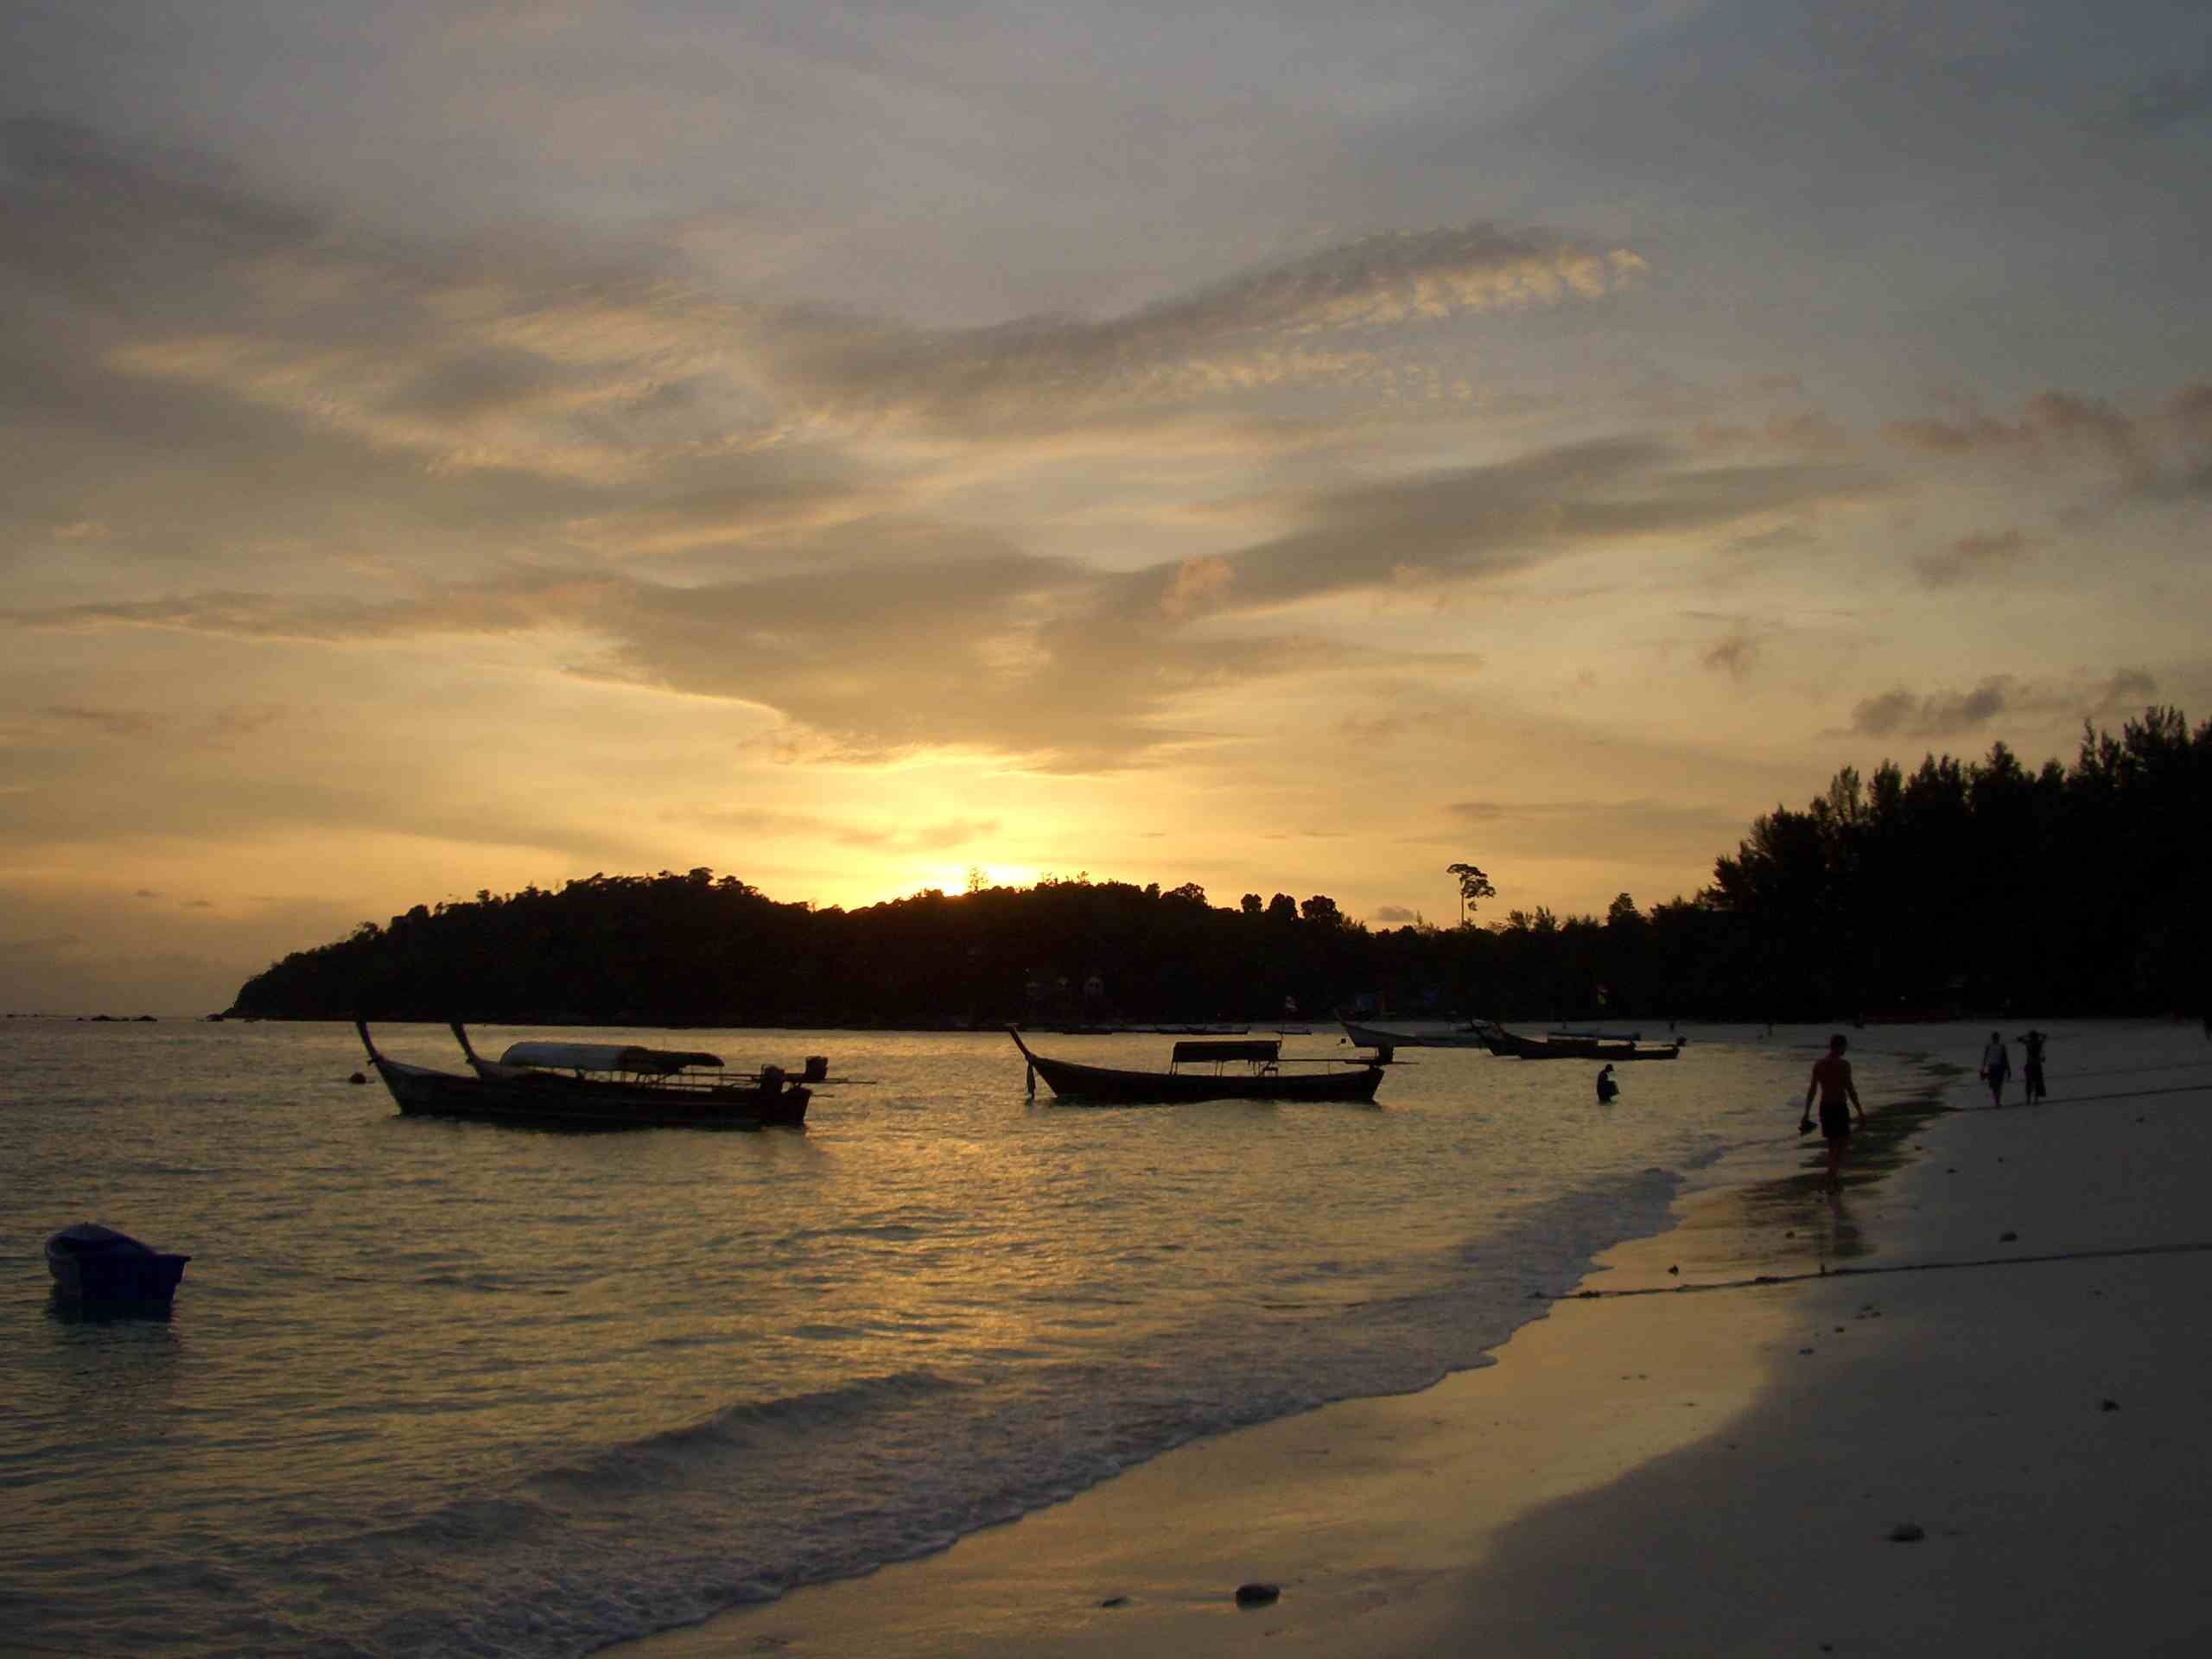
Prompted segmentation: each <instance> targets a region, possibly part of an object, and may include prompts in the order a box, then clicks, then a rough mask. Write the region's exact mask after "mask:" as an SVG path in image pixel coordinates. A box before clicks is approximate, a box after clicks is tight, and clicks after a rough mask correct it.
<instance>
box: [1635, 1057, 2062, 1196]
mask: <svg viewBox="0 0 2212 1659" xmlns="http://www.w3.org/2000/svg"><path fill="white" fill-rule="evenodd" d="M2049 1040H2050V1038H2049V1035H2048V1034H2047V1033H2044V1032H2040V1031H2037V1029H2036V1028H2035V1027H2033V1026H2031V1027H2028V1029H2027V1030H2026V1031H2024V1032H2023V1033H2021V1034H2020V1036H2019V1039H2018V1041H2019V1044H2020V1049H2021V1053H2022V1056H2023V1061H2022V1066H2021V1073H2020V1078H2021V1082H2022V1084H2023V1085H2024V1090H2025V1094H2026V1097H2027V1103H2028V1104H2029V1105H2031V1106H2032V1105H2034V1104H2035V1103H2036V1102H2037V1101H2039V1100H2044V1099H2046V1098H2048V1097H2049V1090H2046V1089H2045V1088H2044V1077H2043V1051H2044V1044H2045V1043H2046V1042H2048V1041H2049ZM1850 1046H1851V1045H1850V1044H1849V1042H1848V1041H1847V1040H1846V1039H1845V1037H1844V1035H1843V1033H1841V1032H1838V1033H1836V1034H1835V1035H1834V1036H1833V1037H1831V1038H1829V1039H1828V1052H1827V1053H1825V1054H1823V1055H1822V1056H1821V1058H1819V1059H1817V1060H1815V1061H1814V1062H1813V1076H1812V1079H1811V1081H1809V1082H1808V1083H1807V1084H1806V1085H1805V1109H1804V1110H1803V1111H1802V1113H1800V1114H1799V1116H1798V1119H1797V1133H1798V1134H1800V1135H1804V1134H1807V1133H1808V1132H1809V1131H1810V1130H1811V1128H1812V1127H1813V1101H1814V1098H1815V1096H1818V1097H1819V1100H1820V1106H1821V1137H1822V1138H1823V1139H1824V1140H1826V1141H1827V1143H1828V1179H1827V1187H1828V1191H1829V1192H1841V1191H1842V1190H1843V1153H1844V1148H1845V1147H1847V1146H1849V1145H1850V1144H1851V1130H1852V1114H1853V1113H1854V1112H1855V1113H1857V1114H1858V1121H1859V1123H1861V1124H1864V1123H1865V1122H1866V1108H1865V1107H1864V1106H1862V1105H1860V1104H1859V1085H1858V1084H1855V1083H1854V1082H1853V1081H1852V1077H1851V1062H1850V1061H1849V1060H1847V1059H1845V1058H1843V1056H1844V1051H1845V1050H1846V1049H1847V1048H1848V1047H1850ZM1607 1070H1609V1071H1610V1070H1611V1067H1608V1068H1607ZM1981 1076H1982V1080H1983V1081H1984V1082H1985V1083H1986V1084H1988V1085H1989V1101H1990V1104H1992V1105H1993V1106H2002V1105H2003V1104H2004V1103H2005V1084H2006V1082H2007V1081H2008V1080H2010V1078H2011V1077H2012V1051H2011V1050H2010V1049H2008V1048H2006V1047H2005V1039H2004V1038H2003V1037H2002V1036H2001V1035H1999V1033H1996V1032H1991V1033H1989V1043H1988V1046H1986V1048H1984V1049H1983V1050H1982V1051H1981ZM1598 1091H1599V1092H1598V1097H1599V1099H1600V1100H1605V1099H1610V1098H1611V1096H1608V1095H1607V1094H1606V1093H1605V1078H1604V1077H1599V1080H1598Z"/></svg>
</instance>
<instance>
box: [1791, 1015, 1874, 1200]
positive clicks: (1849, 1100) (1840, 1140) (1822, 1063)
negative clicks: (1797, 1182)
mask: <svg viewBox="0 0 2212 1659" xmlns="http://www.w3.org/2000/svg"><path fill="white" fill-rule="evenodd" d="M1849 1046H1851V1045H1850V1043H1849V1041H1848V1040H1847V1039H1846V1038H1845V1036H1844V1034H1843V1033H1841V1032H1838V1033H1836V1034H1835V1035H1834V1036H1833V1037H1831V1038H1829V1039H1828V1052H1827V1053H1825V1054H1823V1055H1822V1056H1821V1058H1819V1059H1817V1060H1815V1061H1814V1062H1813V1075H1812V1078H1811V1080H1810V1081H1808V1083H1807V1084H1805V1110H1804V1113H1803V1115H1802V1116H1801V1117H1800V1118H1799V1119H1798V1121H1797V1132H1798V1133H1799V1134H1800V1135H1802V1134H1803V1133H1804V1132H1805V1131H1806V1130H1807V1129H1808V1128H1812V1126H1813V1096H1815V1094H1817V1095H1819V1096H1820V1097H1821V1137H1822V1139H1824V1140H1826V1141H1827V1143H1828V1179H1827V1187H1828V1191H1829V1192H1842V1191H1843V1149H1844V1148H1845V1147H1847V1146H1849V1145H1850V1144H1851V1115H1852V1113H1853V1112H1856V1113H1858V1114H1859V1122H1861V1123H1864V1122H1866V1108H1865V1107H1864V1106H1862V1105H1860V1104H1859V1085H1858V1084H1856V1083H1854V1082H1853V1081H1852V1077H1851V1062H1850V1061H1849V1060H1847V1059H1845V1058H1843V1051H1844V1050H1845V1049H1847V1048H1848V1047H1849Z"/></svg>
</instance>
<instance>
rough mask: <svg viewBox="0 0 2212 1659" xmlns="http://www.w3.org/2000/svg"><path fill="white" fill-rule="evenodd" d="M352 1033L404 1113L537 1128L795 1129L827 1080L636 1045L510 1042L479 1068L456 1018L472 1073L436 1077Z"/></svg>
mask: <svg viewBox="0 0 2212 1659" xmlns="http://www.w3.org/2000/svg"><path fill="white" fill-rule="evenodd" d="M353 1027H354V1029H355V1030H357V1031H359V1033H361V1046H362V1047H364V1048H365V1049H366V1050H367V1051H368V1055H369V1064H370V1065H372V1066H373V1067H375V1068H376V1072H377V1075H378V1077H381V1078H383V1079H384V1085H385V1088H386V1089H388V1090H391V1097H392V1100H393V1101H394V1102H395V1103H397V1105H398V1107H399V1109H400V1110H401V1111H402V1112H404V1113H408V1114H410V1115H423V1116H435V1117H473V1118H481V1119H484V1120H486V1121H488V1122H500V1123H522V1124H528V1125H531V1126H532V1127H535V1128H568V1129H654V1128H713V1129H758V1128H764V1127H766V1126H769V1125H776V1126H780V1127H785V1128H797V1127H798V1126H800V1125H802V1124H804V1122H806V1106H807V1102H808V1101H809V1100H810V1099H811V1098H812V1092H811V1090H809V1089H808V1088H807V1086H806V1085H807V1084H810V1083H823V1082H828V1081H830V1080H831V1079H830V1078H829V1076H828V1071H829V1063H828V1062H827V1061H826V1060H824V1059H823V1058H821V1057H819V1056H815V1057H810V1058H809V1059H808V1060H807V1062H806V1064H805V1065H804V1069H803V1070H802V1071H800V1073H799V1074H798V1076H797V1077H793V1076H792V1075H791V1073H789V1072H787V1071H785V1070H784V1068H783V1067H781V1066H779V1065H764V1066H762V1067H761V1068H760V1070H759V1071H726V1070H723V1069H722V1062H721V1057H720V1056H718V1055H714V1054H708V1053H703V1052H696V1051H690V1050H675V1049H658V1048H649V1047H646V1046H644V1045H642V1044H637V1043H563V1042H523V1043H514V1044H511V1045H510V1046H508V1048H507V1050H506V1052H505V1053H503V1054H501V1055H500V1057H499V1058H498V1059H496V1060H487V1059H485V1058H483V1057H482V1056H481V1055H480V1054H478V1053H477V1052H476V1050H475V1047H474V1045H472V1044H471V1043H470V1042H469V1040H468V1033H467V1029H466V1028H465V1027H463V1026H462V1025H461V1022H460V1021H459V1020H454V1022H453V1033H454V1036H455V1037H456V1038H458V1039H460V1041H461V1053H462V1054H463V1056H465V1057H466V1058H467V1061H468V1065H469V1068H470V1069H469V1071H467V1072H466V1073H463V1072H457V1071H437V1070H435V1069H434V1068H433V1067H430V1066H427V1065H409V1064H407V1063H406V1062H404V1061H403V1060H395V1059H391V1058H387V1057H386V1056H385V1055H384V1054H383V1053H382V1052H379V1051H378V1048H377V1046H376V1044H375V1042H374V1041H373V1040H372V1039H371V1038H370V1036H369V1027H368V1024H367V1022H366V1021H365V1020H355V1021H354V1022H353ZM708 1068H712V1069H711V1070H709V1069H708Z"/></svg>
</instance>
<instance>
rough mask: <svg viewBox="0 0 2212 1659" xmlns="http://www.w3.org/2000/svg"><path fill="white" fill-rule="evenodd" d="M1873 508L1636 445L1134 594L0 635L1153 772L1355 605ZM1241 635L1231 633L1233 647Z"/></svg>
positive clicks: (873, 748) (1847, 484)
mask: <svg viewBox="0 0 2212 1659" xmlns="http://www.w3.org/2000/svg"><path fill="white" fill-rule="evenodd" d="M1878 486H1879V480H1878V475H1875V474H1870V473H1868V472H1867V471H1866V470H1864V469H1861V468H1858V467H1847V466H1837V465H1832V464H1825V463H1822V464H1808V463H1803V462H1791V463H1788V464H1784V465H1778V466H1735V467H1700V466H1697V465H1694V464H1692V463H1690V462H1689V461H1687V460H1686V459H1685V458H1684V456H1683V455H1682V454H1681V453H1679V452H1677V451H1676V450H1675V449H1674V448H1670V447H1669V446H1667V445H1664V444H1662V443H1658V442H1653V441H1649V440H1642V439H1613V440H1605V441H1602V442H1592V443H1583V444H1574V445H1567V446H1560V447H1556V448H1549V449H1542V450H1537V451H1534V452H1531V453H1529V454H1523V455H1521V456H1518V457H1516V458H1513V459H1510V460H1508V461H1500V462H1497V463H1494V464H1491V465H1486V466H1480V467H1457V468H1446V469H1439V470H1434V471H1430V472H1426V473H1416V474H1409V475H1407V476H1404V477H1400V478H1394V479H1389V480H1383V481H1378V482H1373V483H1357V484H1351V485H1346V486H1339V487H1336V488H1332V489H1326V490H1319V491H1313V492H1309V493H1306V494H1304V495H1302V496H1296V495H1294V496H1288V497H1286V498H1285V499H1282V500H1281V501H1280V502H1279V503H1278V504H1277V512H1278V514H1279V516H1280V517H1281V518H1285V519H1287V520H1288V521H1289V522H1290V524H1292V526H1293V528H1291V529H1290V530H1289V531H1287V532H1286V533H1284V534H1281V535H1279V536H1274V537H1269V538H1268V539H1265V540H1262V541H1260V542H1256V543H1251V544H1249V545H1247V546H1245V547H1243V548H1241V549H1238V550H1234V551H1232V552H1228V553H1223V554H1218V555H1211V556H1206V557H1205V558H1203V559H1199V560H1195V561H1192V560H1177V561H1173V562H1165V563H1158V564H1154V565H1147V566H1141V567H1139V568H1135V569H1125V570H1118V571H1117V570H1100V569H1093V568H1090V567H1088V566H1085V565H1084V564H1080V563H1076V562H1073V561H1070V560H1062V559H1053V558H1045V557H1040V556H1034V555H1031V554H1027V553H1024V552H1022V551H1020V550H1018V549H1017V548H1015V547H1014V546H1012V545H1010V544H1007V543H1004V542H1003V541H1001V540H999V539H996V538H993V537H986V536H983V535H982V534H980V533H976V532H959V531H951V530H947V529H944V528H940V527H936V526H932V525H930V524H925V523H918V522H912V521H901V520H886V521H880V522H874V523H870V524H866V525H864V526H855V527H853V528H852V529H850V530H845V529H840V530H837V531H825V532H823V534H821V535H819V536H817V537H810V538H802V539H799V540H798V541H796V542H795V543H793V544H792V551H793V553H794V554H798V553H800V552H804V553H805V554H807V555H808V556H806V557H804V558H793V559H791V560H790V561H788V563H789V565H790V568H785V569H767V570H766V571H762V572H758V573H753V572H745V573H741V574H738V575H717V576H716V577H715V578H714V579H709V580H701V581H697V582H663V581H656V580H653V579H652V578H650V577H649V576H647V575H643V574H640V573H637V572H632V571H626V570H609V569H599V568H594V567H588V566H578V565H575V564H573V563H570V564H568V565H566V566H560V567H556V566H550V565H543V564H534V565H529V566H524V565H519V564H518V565H515V566H512V567H510V568H508V569H503V570H500V571H499V572H496V573H494V574H493V575H488V576H486V577H485V578H484V579H482V580H480V581H474V582H454V581H445V582H439V581H430V580H423V581H421V582H417V583H416V584H414V591H411V592H407V591H400V592H399V593H398V594H397V596H396V597H390V598H385V599H383V600H381V601H376V600H364V599H362V598H359V597H358V596H354V595H351V594H348V595H346V596H342V597H339V596H334V597H331V598H327V599H323V598H315V597H298V596H293V595H283V596H279V595H277V594H257V593H251V592H245V591H238V590H214V591H209V592H206V593H200V594H171V595H166V596H162V597H158V598H147V599H126V600H115V601H100V602H94V603H88V604H79V605H71V606H57V607H47V608H43V609H16V610H14V611H9V612H0V622H12V623H14V624H16V626H31V627H38V628H43V629H52V630H67V631H92V630H98V629H103V628H112V627H136V628H154V629H162V630H175V631H183V632H200V633H213V634H221V635H229V636H233V637H241V638H247V639H269V640H276V639H291V640H307V641H320V642H327V643H332V644H366V643H376V642H390V641H404V640H410V639H425V638H435V637H446V638H454V637H464V638H465V637H468V636H477V637H480V638H484V639H493V638H498V637H502V636H516V637H537V638H541V639H558V640H561V641H563V642H564V643H565V642H576V641H582V642H586V643H585V644H583V645H582V646H581V647H580V648H578V649H577V650H576V651H575V654H574V655H573V656H572V658H571V660H570V671H571V672H573V673H575V674H576V675H578V676H580V677H585V678H590V679H600V680H607V681H613V682H619V683H626V684H632V685H639V686H647V687H652V688H657V689H662V690H669V691H673V692H680V693H683V694H685V695H689V696H709V697H715V698H721V699H728V700H730V701H733V702H742V703H746V704H748V705H752V706H754V707H758V708H761V709H771V710H773V711H775V712H776V713H777V714H779V715H781V716H782V717H783V719H784V721H785V730H784V732H783V733H782V734H781V736H780V738H779V744H780V746H781V752H782V753H784V754H785V756H786V757H790V758H797V757H800V756H804V757H807V758H810V759H817V760H829V761H839V762H863V763H866V762H880V761H883V760H889V759H893V758H896V757H899V756H902V755H908V754H912V753H920V752H924V751H928V750H951V751H963V752H968V753H981V754H988V755H993V756H998V757H1001V758H1004V759H1006V760H1009V761H1011V762H1013V763H1014V764H1019V765H1022V766H1033V767H1038V768H1043V769H1047V770H1054V771H1092V770H1103V769H1111V768H1115V767H1119V766H1130V765H1136V764H1143V763H1151V762H1154V761H1157V760H1160V759H1162V758H1164V757H1166V756H1167V755H1169V754H1171V753H1176V752H1178V751H1179V750H1182V749H1184V748H1186V747H1189V746H1191V745H1193V744H1198V743H1205V742H1209V741H1213V740H1214V738H1215V737H1216V736H1217V734H1215V733H1211V732H1209V731H1207V730H1205V729H1202V728H1193V727H1191V726H1188V725H1185V724H1184V723H1182V721H1181V716H1180V711H1181V710H1182V709H1185V708H1186V707H1188V706H1191V705H1192V703H1193V702H1195V701H1197V700H1198V699H1200V698H1205V699H1206V700H1208V701H1210V702H1217V701H1218V694H1220V693H1223V692H1224V691H1227V690H1233V689H1235V688H1238V687H1247V686H1253V685H1257V684H1261V683H1267V682H1270V681H1278V680H1283V679H1286V678H1290V677H1299V676H1306V675H1311V674H1313V673H1317V672H1320V671H1325V670H1327V669H1330V668H1332V667H1338V666H1343V665H1346V664H1353V663H1362V662H1366V663H1375V662H1379V661H1382V660H1383V658H1382V656H1381V654H1380V653H1378V652H1376V651H1375V650H1374V649H1373V648H1370V647H1368V646H1366V645H1363V644H1361V643H1359V642H1358V641H1357V639H1349V640H1347V639H1330V638H1327V637H1325V636H1323V635H1322V634H1320V633H1319V632H1317V631H1315V630H1314V629H1313V628H1311V627H1308V626H1302V625H1301V624H1300V620H1299V608H1298V607H1302V606H1305V605H1307V604H1309V603H1310V602H1312V601H1318V600H1322V599H1325V598H1329V597H1332V596H1337V595H1344V594H1357V593H1365V592H1384V593H1390V594H1399V593H1402V592H1404V591H1405V590H1406V588H1407V586H1408V571H1409V570H1415V569H1417V570H1418V571H1419V572H1420V573H1421V574H1420V576H1419V578H1418V582H1419V585H1423V586H1427V587H1430V588H1443V587H1446V586H1447V585H1450V584H1454V583H1465V582H1482V581H1484V580H1487V579H1490V578H1493V577H1496V576H1497V575H1503V574H1508V573H1511V572H1514V571H1518V570H1524V569H1530V568H1532V567H1535V566H1536V565H1539V564H1541V563H1545V562H1547V561H1549V560H1554V559H1558V558H1561V557H1567V556H1586V555H1589V554H1592V553H1603V552H1605V551H1608V550H1628V549H1630V548H1632V547H1633V546H1634V545H1635V544H1636V543H1637V542H1638V541H1639V539H1641V538H1643V537H1647V536H1655V535H1662V534H1678V533H1685V532H1713V533H1724V534H1725V533H1726V531H1728V530H1730V529H1731V528H1732V527H1733V526H1736V525H1739V524H1751V523H1757V522H1759V521H1761V520H1763V519H1764V518H1768V517H1770V516H1771V515H1773V514H1776V513H1778V512H1792V511H1796V510H1798V509H1800V508H1802V507H1804V506H1807V505H1814V504H1818V503H1820V502H1823V501H1827V500H1842V499H1854V498H1857V497H1859V496H1862V495H1865V494H1866V493H1870V492H1872V491H1873V490H1875V489H1876V488H1878ZM1232 624H1233V625H1235V626H1233V627H1232V626H1230V625H1232Z"/></svg>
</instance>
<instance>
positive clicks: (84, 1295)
mask: <svg viewBox="0 0 2212 1659" xmlns="http://www.w3.org/2000/svg"><path fill="white" fill-rule="evenodd" d="M191 1260H192V1258H191V1257H190V1256H188V1255H173V1254H171V1253H170V1252H168V1251H167V1250H157V1249H154V1248H153V1246H151V1245H150V1244H142V1243H139V1242H138V1240H137V1239H135V1238H133V1237H131V1236H130V1234H128V1233H118V1231H116V1230H115V1229H114V1228H112V1227H103V1226H101V1225H100V1224H99V1223H98V1222H92V1221H80V1222H77V1223H74V1224H72V1225H70V1226H67V1227H64V1228H63V1229H62V1230H60V1232H58V1233H56V1234H54V1236H53V1237H51V1238H49V1239H48V1240H47V1241H46V1266H47V1270H48V1272H50V1273H51V1274H53V1275H54V1294H55V1295H57V1296H60V1297H61V1298H63V1299H64V1300H68V1301H74V1302H84V1303H88V1304H90V1303H99V1304H112V1305H117V1306H149V1307H155V1306H165V1305H167V1304H168V1302H170V1301H172V1300H175V1296H176V1287H177V1286H178V1284H179V1283H180V1282H181V1281H182V1280H183V1278H184V1264H185V1263H186V1262H189V1261H191Z"/></svg>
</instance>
